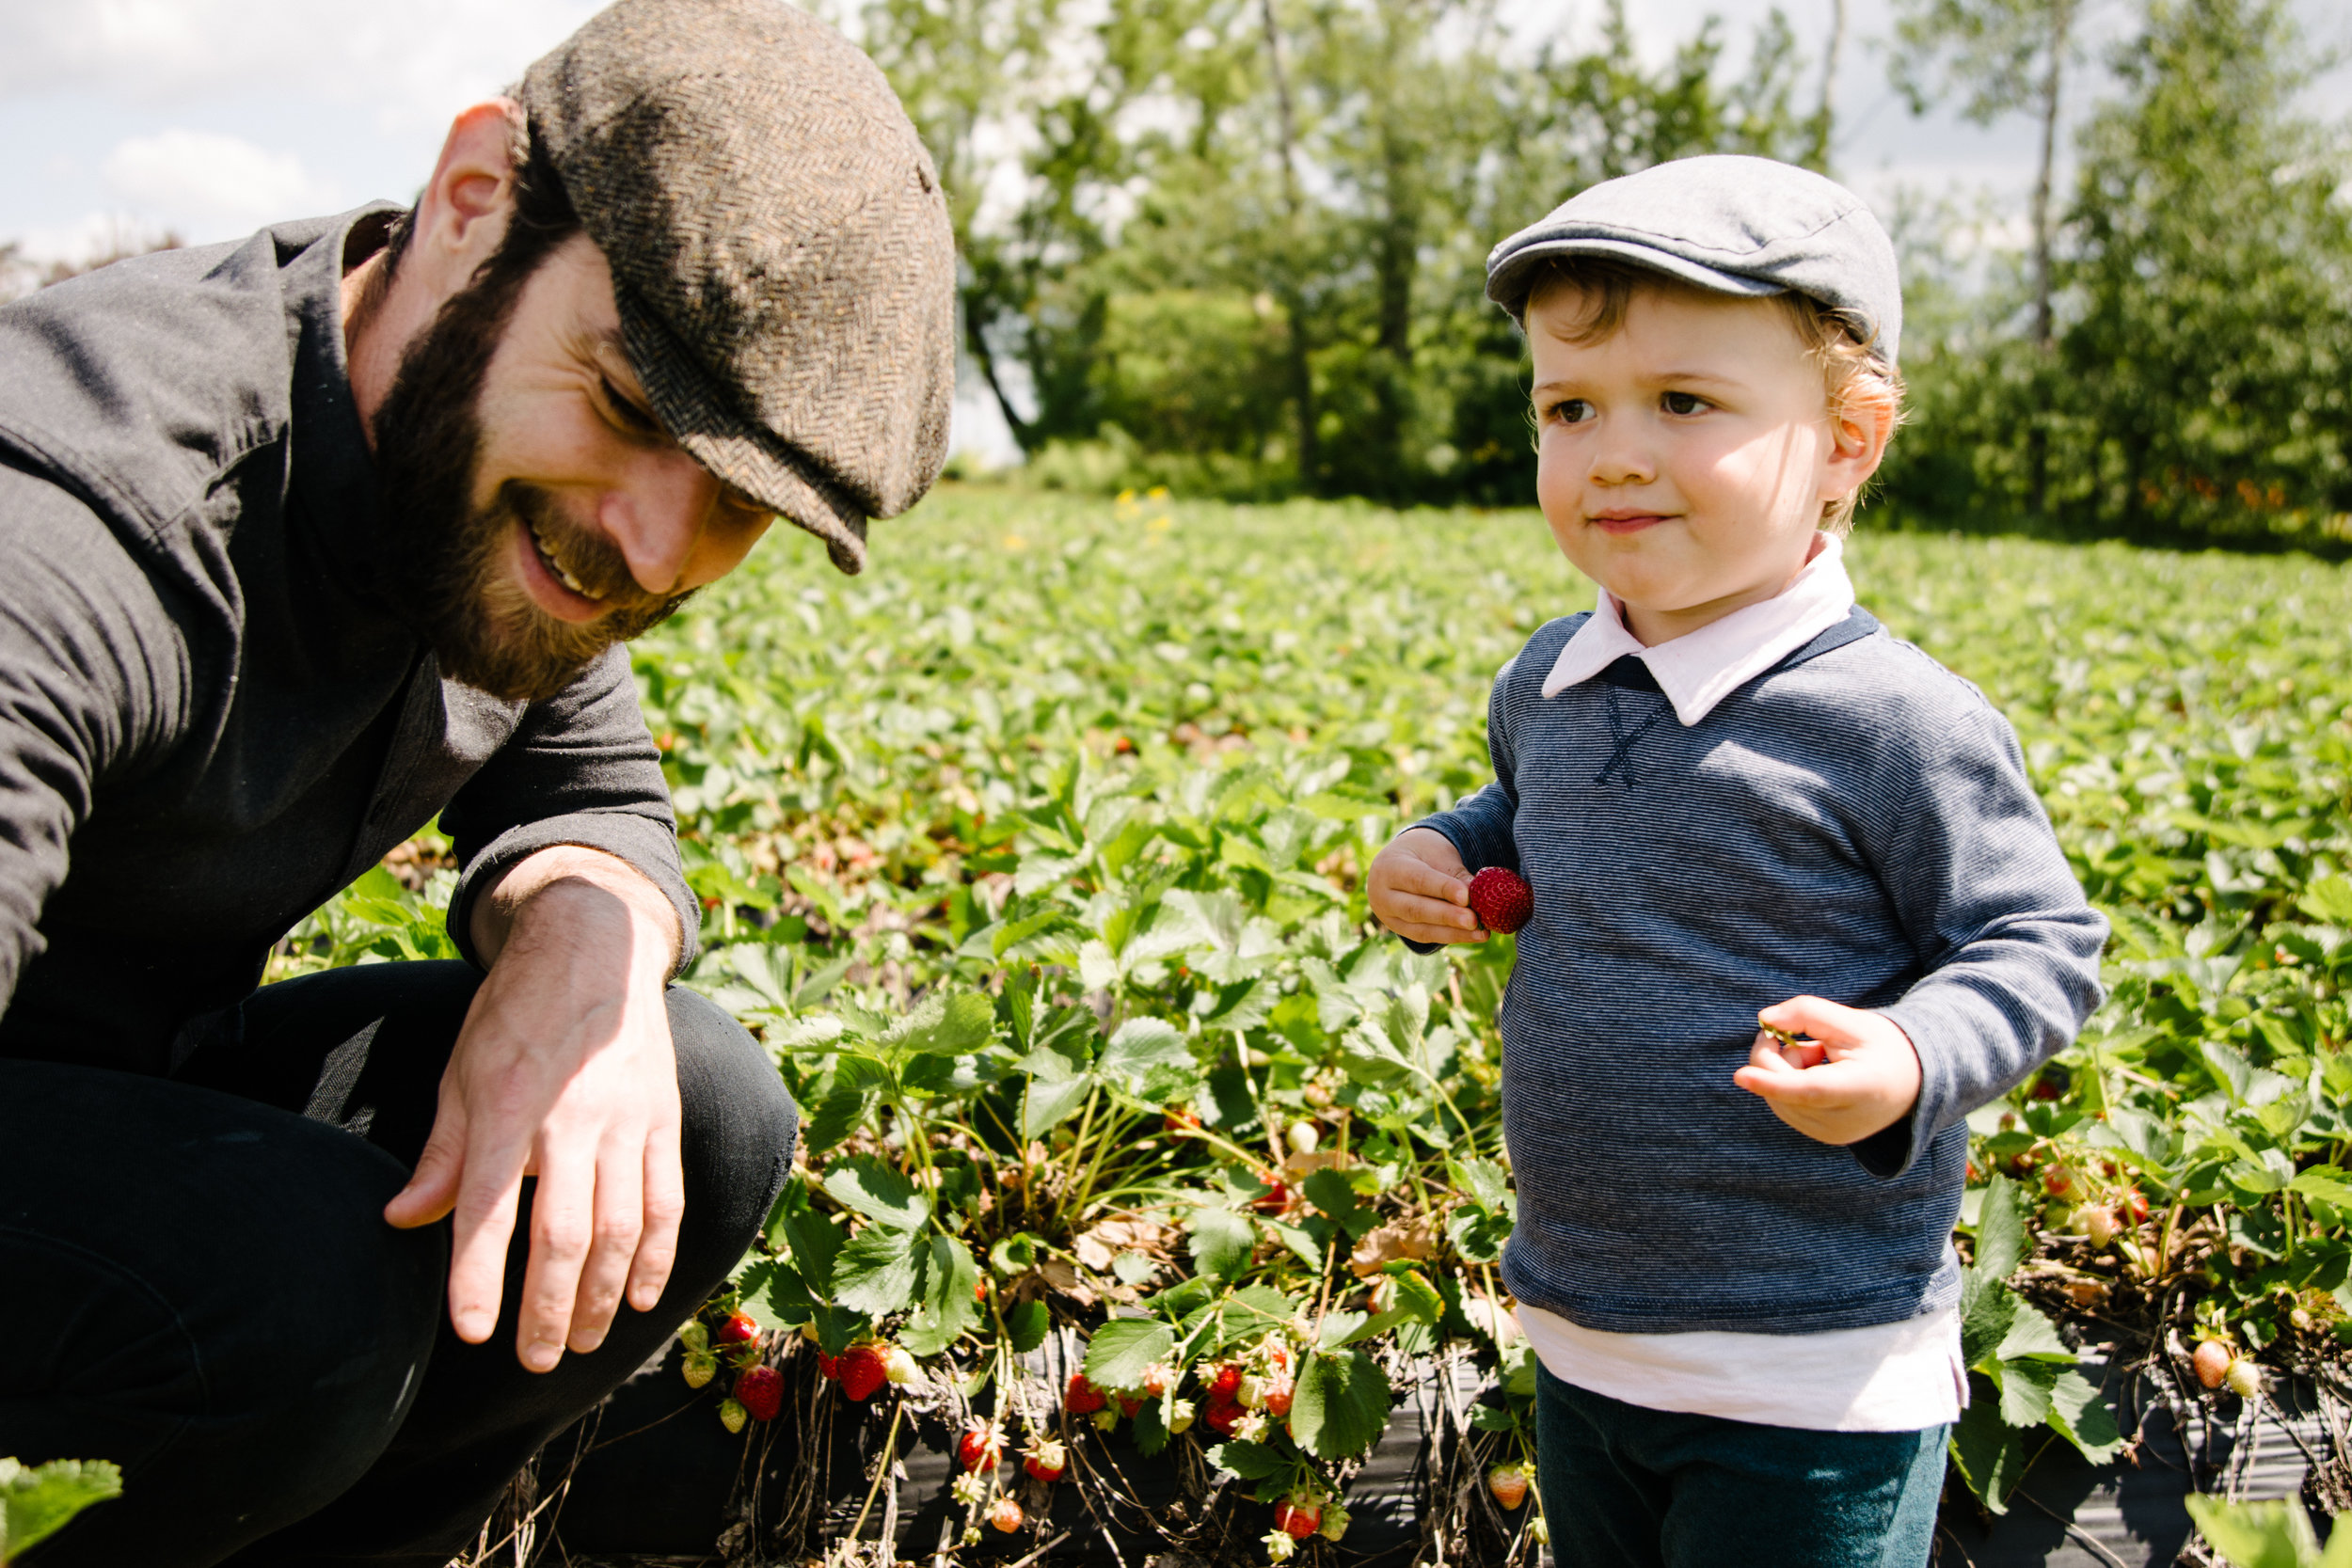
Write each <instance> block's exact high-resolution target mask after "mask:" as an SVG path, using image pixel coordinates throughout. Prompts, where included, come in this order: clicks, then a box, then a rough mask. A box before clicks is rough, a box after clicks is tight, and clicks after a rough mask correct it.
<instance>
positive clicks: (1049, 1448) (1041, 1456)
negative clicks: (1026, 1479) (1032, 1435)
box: [1021, 1437, 1070, 1481]
mask: <svg viewBox="0 0 2352 1568" xmlns="http://www.w3.org/2000/svg"><path fill="white" fill-rule="evenodd" d="M1021 1467H1022V1468H1023V1469H1025V1470H1026V1471H1028V1472H1029V1474H1031V1475H1033V1476H1035V1477H1036V1478H1037V1479H1038V1480H1040V1481H1059V1480H1061V1475H1062V1472H1063V1471H1064V1470H1066V1469H1068V1468H1070V1450H1069V1449H1065V1448H1063V1447H1062V1445H1061V1443H1060V1441H1059V1440H1058V1439H1056V1438H1052V1437H1041V1438H1040V1439H1038V1440H1037V1441H1036V1442H1034V1443H1032V1444H1030V1445H1029V1448H1028V1452H1027V1454H1026V1456H1025V1458H1023V1460H1022V1461H1021Z"/></svg>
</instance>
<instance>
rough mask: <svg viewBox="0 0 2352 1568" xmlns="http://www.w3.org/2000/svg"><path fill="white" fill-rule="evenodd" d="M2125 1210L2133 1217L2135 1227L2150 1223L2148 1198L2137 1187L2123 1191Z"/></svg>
mask: <svg viewBox="0 0 2352 1568" xmlns="http://www.w3.org/2000/svg"><path fill="white" fill-rule="evenodd" d="M2123 1208H2124V1210H2125V1212H2128V1213H2129V1214H2130V1215H2131V1217H2132V1223H2133V1224H2134V1225H2145V1224H2147V1223H2148V1196H2147V1195H2146V1194H2145V1193H2142V1192H2141V1191H2140V1190H2139V1189H2138V1188H2137V1187H2126V1188H2124V1189H2123Z"/></svg>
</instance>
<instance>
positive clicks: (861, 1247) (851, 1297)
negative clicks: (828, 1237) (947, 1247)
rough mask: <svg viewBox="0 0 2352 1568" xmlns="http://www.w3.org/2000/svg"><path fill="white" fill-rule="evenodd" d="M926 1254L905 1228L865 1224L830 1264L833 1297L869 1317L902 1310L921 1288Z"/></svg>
mask: <svg viewBox="0 0 2352 1568" xmlns="http://www.w3.org/2000/svg"><path fill="white" fill-rule="evenodd" d="M927 1257H928V1255H927V1254H924V1253H918V1252H917V1251H915V1250H914V1236H913V1235H911V1234H910V1233H908V1232H907V1231H904V1230H893V1229H891V1228H889V1227H886V1226H880V1225H873V1226H868V1227H866V1228H865V1229H864V1230H861V1231H859V1232H858V1233H857V1234H856V1235H854V1236H852V1237H850V1240H849V1243H848V1244H847V1245H845V1246H844V1247H842V1249H841V1256H840V1258H839V1259H837V1260H836V1261H835V1262H834V1290H833V1295H834V1300H835V1301H837V1302H839V1303H840V1304H841V1305H842V1306H844V1307H849V1308H850V1309H851V1310H852V1311H857V1312H863V1313H865V1314H866V1316H868V1317H871V1318H880V1317H886V1316H888V1315H889V1314H890V1313H893V1312H903V1311H905V1310H906V1309H907V1308H909V1307H913V1306H914V1298H915V1294H916V1292H917V1291H920V1290H921V1289H922V1288H923V1265H924V1262H925V1261H926V1259H927Z"/></svg>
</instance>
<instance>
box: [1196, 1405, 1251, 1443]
mask: <svg viewBox="0 0 2352 1568" xmlns="http://www.w3.org/2000/svg"><path fill="white" fill-rule="evenodd" d="M1248 1414H1249V1412H1248V1411H1247V1410H1244V1409H1243V1408H1242V1407H1241V1406H1240V1405H1238V1404H1235V1403H1234V1402H1232V1401H1231V1400H1215V1401H1212V1402H1210V1404H1209V1408H1208V1409H1206V1410H1203V1411H1202V1412H1201V1413H1200V1418H1201V1419H1202V1420H1204V1421H1206V1422H1208V1423H1209V1430H1210V1431H1212V1432H1214V1433H1216V1434H1217V1435H1218V1436H1219V1437H1231V1436H1232V1435H1233V1428H1234V1426H1235V1425H1236V1424H1237V1423H1238V1422H1239V1421H1240V1420H1241V1418H1243V1417H1244V1416H1247V1415H1248Z"/></svg>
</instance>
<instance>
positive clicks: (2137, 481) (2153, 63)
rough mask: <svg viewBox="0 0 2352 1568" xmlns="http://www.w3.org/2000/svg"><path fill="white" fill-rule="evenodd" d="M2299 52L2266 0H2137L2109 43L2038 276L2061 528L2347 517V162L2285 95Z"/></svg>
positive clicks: (2323, 523)
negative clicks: (2054, 420) (2057, 260)
mask: <svg viewBox="0 0 2352 1568" xmlns="http://www.w3.org/2000/svg"><path fill="white" fill-rule="evenodd" d="M2308 59H2309V55H2308V54H2307V53H2306V52H2305V50H2304V49H2303V47H2302V40H2301V39H2300V36H2299V34H2298V31H2297V29H2296V24H2295V23H2294V20H2293V18H2292V16H2291V15H2290V14H2289V12H2288V11H2287V9H2286V8H2285V6H2284V5H2283V4H2282V3H2281V0H2150V3H2149V6H2148V10H2147V24H2146V27H2145V29H2144V30H2143V32H2142V33H2141V34H2140V36H2139V37H2138V38H2137V40H2133V41H2132V42H2131V43H2130V44H2129V45H2128V46H2127V47H2125V48H2124V49H2122V51H2120V52H2119V53H2118V55H2117V56H2116V58H2115V61H2114V69H2115V71H2116V73H2117V75H2118V76H2119V78H2120V79H2121V81H2122V84H2123V87H2124V93H2123V96H2122V98H2121V99H2120V100H2119V101H2117V102H2115V103H2110V104H2108V105H2106V106H2105V107H2103V108H2102V109H2101V110H2100V111H2099V112H2098V114H2097V115H2096V116H2095V117H2094V118H2093V119H2092V120H2091V121H2090V124H2089V125H2088V126H2087V127H2086V129H2085V133H2084V136H2083V151H2082V160H2083V161H2082V169H2081V174H2080V177H2079V182H2078V185H2077V189H2076V194H2075V198H2074V207H2073V211H2072V212H2071V214H2069V224H2070V227H2071V228H2072V229H2073V230H2074V233H2075V235H2076V236H2077V239H2076V251H2075V254H2074V257H2073V258H2072V259H2071V260H2069V261H2067V262H2066V263H2065V264H2064V265H2063V266H2062V267H2061V269H2060V280H2061V283H2062V284H2063V285H2065V291H2066V293H2069V294H2070V295H2072V296H2074V299H2075V300H2077V301H2078V305H2077V309H2079V317H2078V319H2077V320H2075V321H2074V323H2072V324H2070V325H2066V326H2065V327H2064V328H2063V329H2062V330H2061V333H2060V336H2059V341H2058V369H2059V371H2060V374H2059V375H2058V377H2056V378H2055V384H2056V386H2057V388H2058V391H2059V395H2060V398H2061V401H2060V404H2059V410H2060V418H2059V421H2058V430H2057V434H2058V436H2059V437H2060V438H2061V439H2062V440H2063V441H2064V442H2065V446H2066V449H2067V452H2068V456H2069V457H2070V458H2071V459H2072V463H2071V465H2070V469H2071V471H2070V472H2069V473H2068V474H2067V475H2066V482H2065V487H2064V489H2063V491H2059V492H2057V494H2058V499H2060V500H2061V501H2062V504H2063V508H2064V510H2065V512H2066V513H2067V514H2068V515H2069V516H2070V519H2071V520H2072V521H2073V522H2074V524H2075V525H2076V526H2077V527H2079V528H2083V529H2095V530H2097V531H2116V532H2122V533H2124V534H2127V535H2130V536H2135V537H2139V538H2151V539H2200V538H2224V537H2237V538H2251V539H2266V538H2277V537H2281V536H2283V537H2285V538H2288V539H2296V540H2301V541H2306V542H2309V541H2313V540H2317V539H2319V538H2320V537H2321V536H2322V535H2323V534H2324V533H2326V532H2327V531H2328V530H2329V529H2330V528H2331V527H2332V528H2340V527H2341V520H2342V517H2343V515H2344V514H2345V513H2347V512H2352V210H2347V206H2346V203H2345V201H2344V199H2343V198H2342V197H2341V195H2340V194H2339V193H2340V192H2341V191H2343V190H2344V182H2345V181H2346V178H2347V176H2348V175H2352V163H2348V161H2347V158H2346V156H2345V145H2344V127H2343V126H2342V125H2340V124H2339V125H2320V124H2315V123H2313V122H2312V121H2311V120H2310V119H2306V118H2304V117H2303V116H2301V115H2300V114H2299V113H2298V112H2297V111H2296V108H2295V105H2296V103H2297V101H2298V95H2299V94H2300V92H2301V89H2302V87H2304V85H2305V84H2306V82H2307V81H2308V80H2309V79H2310V77H2309V72H2310V67H2309V65H2308V64H2307V63H2306V62H2307V61H2308ZM2055 490H2056V486H2055V485H2054V491H2055ZM2331 518H2333V519H2335V521H2334V522H2333V523H2332V524H2331V523H2330V521H2329V519H2331Z"/></svg>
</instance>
